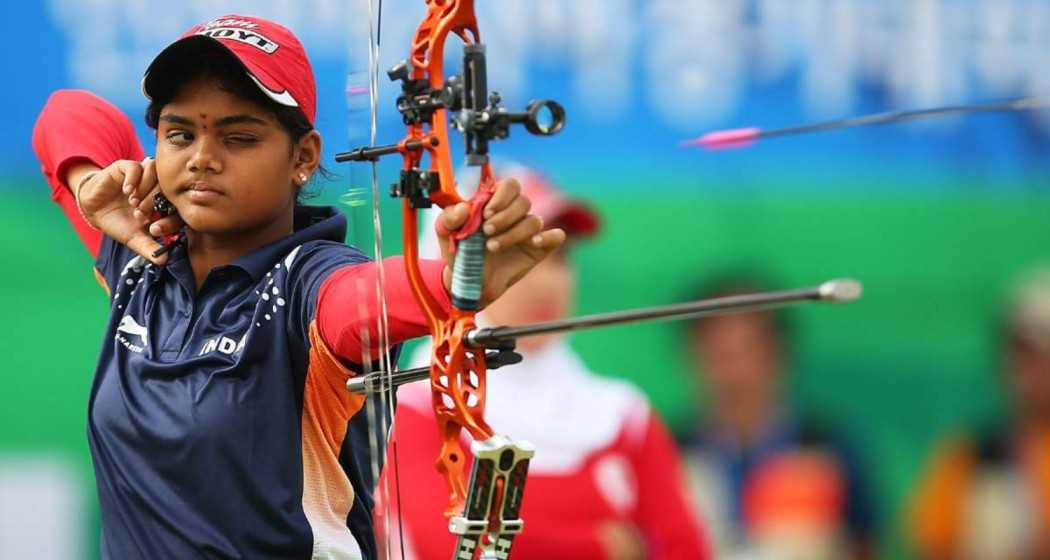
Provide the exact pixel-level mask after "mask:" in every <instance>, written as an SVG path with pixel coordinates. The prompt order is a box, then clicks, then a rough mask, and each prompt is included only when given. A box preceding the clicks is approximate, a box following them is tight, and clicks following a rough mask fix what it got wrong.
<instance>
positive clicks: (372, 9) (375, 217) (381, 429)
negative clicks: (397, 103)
mask: <svg viewBox="0 0 1050 560" xmlns="http://www.w3.org/2000/svg"><path fill="white" fill-rule="evenodd" d="M382 18H383V0H368V98H369V113H370V115H369V116H370V119H369V145H370V146H375V145H376V138H377V133H378V114H379V109H378V102H379V48H380V37H381V35H380V33H381V31H380V30H381V29H382ZM371 186H372V224H373V227H374V237H373V239H374V247H373V251H374V255H375V261H376V263H377V265H378V266H377V269H376V271H377V274H376V286H375V287H376V290H375V294H376V297H377V298H378V310H379V313H378V317H377V318H376V322H377V325H376V327H377V329H376V330H377V338H378V340H377V341H376V342H377V347H378V349H379V352H378V354H379V355H378V356H377V358H378V360H377V361H378V366H379V368H380V371H381V372H383V373H382V374H381V375H382V376H383V377H384V378H385V379H383V380H382V383H381V385H385V386H388V387H392V383H387V382H388V381H389V380H390V379H392V376H393V374H394V367H395V364H393V363H392V360H391V359H390V332H389V319H388V314H387V299H386V274H385V270H384V267H383V266H382V263H383V227H382V217H381V212H380V200H381V198H382V197H381V195H380V190H379V169H378V162H377V161H372V162H371ZM377 396H378V398H379V401H380V402H379V405H378V407H379V411H378V412H377V411H376V406H377V405H376V404H375V403H374V397H377ZM366 403H367V404H368V405H369V406H368V408H369V413H368V415H369V424H370V425H371V426H372V430H371V434H370V437H369V446H370V451H371V469H372V480H373V481H374V483H375V484H376V485H377V488H376V492H377V493H378V494H379V496H380V498H381V499H382V504H383V507H384V508H385V509H386V512H385V513H384V515H382V519H383V539H384V540H385V542H384V545H385V546H383V547H382V549H383V551H384V556H385V557H386V558H389V557H390V538H391V530H390V523H391V519H390V514H389V513H390V508H391V505H392V504H390V496H391V492H390V484H391V482H390V478H391V476H390V475H389V473H390V468H391V467H393V471H392V472H393V479H394V480H393V485H394V492H395V497H396V501H397V504H396V506H395V511H397V516H398V522H397V528H398V535H399V543H400V550H401V558H404V557H405V550H404V547H405V543H404V536H403V533H402V523H401V505H400V493H401V492H400V480H399V477H398V474H397V468H396V467H397V443H396V442H395V441H394V440H393V438H392V437H391V435H392V433H393V423H394V398H393V390H392V389H391V390H389V391H380V392H379V393H378V394H373V395H372V396H371V398H368V399H367V401H366ZM388 445H389V446H391V447H390V455H391V461H392V462H393V463H394V464H393V465H386V466H387V469H388V476H385V477H381V470H382V469H381V463H383V462H385V458H386V448H387V446H388Z"/></svg>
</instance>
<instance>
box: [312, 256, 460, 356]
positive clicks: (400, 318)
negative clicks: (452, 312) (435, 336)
mask: <svg viewBox="0 0 1050 560" xmlns="http://www.w3.org/2000/svg"><path fill="white" fill-rule="evenodd" d="M381 266H382V272H383V276H384V278H385V282H386V286H385V292H386V302H387V303H386V305H387V306H386V314H387V321H388V325H389V340H388V341H387V342H388V343H389V345H390V346H393V345H395V344H398V343H400V342H403V341H405V340H409V339H412V338H417V337H420V336H425V335H427V334H430V327H429V325H428V323H427V318H426V317H425V316H424V315H423V311H422V309H421V308H420V306H419V304H418V303H417V302H416V300H415V297H414V296H413V294H412V288H411V286H410V284H409V281H408V275H407V273H406V272H405V262H404V258H403V257H390V258H387V259H385V260H383V261H382V264H381ZM420 268H421V272H422V274H423V280H424V282H425V284H426V287H427V289H428V290H429V291H430V293H431V294H433V295H434V297H435V299H437V301H438V304H439V305H440V306H441V307H442V308H444V310H445V311H446V312H447V310H448V309H449V307H450V306H451V304H450V302H449V299H448V293H447V292H446V291H445V287H444V282H443V278H442V276H443V273H444V268H445V264H444V263H443V262H441V261H420ZM379 272H380V265H379V264H377V263H374V262H370V263H365V264H355V265H350V266H347V267H345V268H342V269H340V270H337V271H335V272H333V273H332V274H331V275H330V276H329V277H328V278H327V279H326V280H325V281H324V284H322V285H321V289H320V291H319V292H318V296H317V314H316V316H317V323H318V327H319V328H320V332H321V337H322V339H323V340H324V342H325V344H326V345H328V347H329V348H330V349H331V350H332V352H334V353H335V354H336V355H337V356H339V357H340V358H342V359H344V360H349V361H350V362H353V363H361V360H362V356H363V355H368V356H376V355H377V352H378V349H379V345H380V337H379V328H378V327H379V315H380V312H381V310H380V307H379V299H380V298H379V297H378V294H377V293H376V290H377V288H376V286H377V285H378V282H379Z"/></svg>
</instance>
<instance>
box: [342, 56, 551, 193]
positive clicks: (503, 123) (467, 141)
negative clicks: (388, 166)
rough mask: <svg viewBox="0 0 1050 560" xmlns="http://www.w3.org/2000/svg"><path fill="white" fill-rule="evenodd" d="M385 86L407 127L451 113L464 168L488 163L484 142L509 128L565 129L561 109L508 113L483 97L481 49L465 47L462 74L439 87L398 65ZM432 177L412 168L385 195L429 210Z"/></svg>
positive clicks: (352, 154)
mask: <svg viewBox="0 0 1050 560" xmlns="http://www.w3.org/2000/svg"><path fill="white" fill-rule="evenodd" d="M387 76H389V77H390V80H391V81H400V82H401V95H400V96H398V98H397V110H398V112H400V113H401V119H402V120H403V121H404V123H405V124H406V125H408V126H418V125H421V124H423V123H430V122H432V121H431V119H432V118H433V116H434V111H436V110H438V109H446V110H448V111H449V112H452V113H455V114H456V115H455V117H454V118H453V119H452V125H453V126H454V127H455V128H456V129H457V130H459V131H460V132H462V133H463V139H464V149H465V152H466V161H467V165H471V166H478V165H484V164H486V163H488V161H489V156H488V154H489V142H491V141H492V140H502V139H504V138H507V137H508V136H510V127H511V125H513V124H522V125H524V126H525V130H527V131H528V132H529V133H530V134H535V135H536V136H552V135H554V134H557V133H559V132H561V130H562V128H564V127H565V109H564V108H563V107H562V106H561V104H559V103H558V102H556V101H552V100H550V99H541V100H536V101H532V102H530V103H529V104H528V105H527V106H526V107H525V111H523V112H520V113H514V112H511V111H509V110H507V108H505V107H502V106H500V103H501V102H502V98H501V97H500V94H499V93H498V92H489V90H488V75H487V71H486V63H485V46H484V45H481V44H474V45H467V46H465V47H464V49H463V74H462V75H461V76H460V75H457V76H451V77H449V78H448V80H446V81H445V84H444V86H443V87H441V88H433V87H431V86H430V82H429V81H428V80H426V79H415V78H413V77H412V67H411V65H410V64H409V62H408V61H407V60H404V61H401V62H400V63H398V64H397V65H396V66H394V67H393V68H391V69H390V70H389V71H388V72H387ZM438 142H439V141H438V139H437V138H436V137H430V138H429V139H428V140H409V141H407V142H402V143H400V144H389V145H385V146H367V147H362V148H357V149H355V150H351V151H349V152H344V153H341V154H338V155H336V156H335V159H336V161H338V162H346V161H376V160H378V159H379V157H381V156H384V155H388V154H394V153H404V152H406V151H419V150H422V149H424V148H426V147H427V145H429V146H430V147H436V146H437V145H438ZM438 180H439V179H438V176H437V174H436V173H433V172H428V171H424V170H422V169H413V170H410V171H403V172H402V174H401V180H400V182H399V183H398V184H395V185H394V186H393V188H392V189H391V193H390V194H391V196H394V197H406V198H408V199H409V200H410V201H411V202H412V207H413V208H427V207H429V206H430V200H429V192H430V191H431V190H432V189H434V188H436V187H437V183H436V182H437V181H438Z"/></svg>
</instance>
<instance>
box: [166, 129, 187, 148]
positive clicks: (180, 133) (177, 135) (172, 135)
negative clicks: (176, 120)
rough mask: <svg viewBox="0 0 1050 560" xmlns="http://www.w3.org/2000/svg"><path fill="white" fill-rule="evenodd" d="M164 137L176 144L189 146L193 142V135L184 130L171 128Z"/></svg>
mask: <svg viewBox="0 0 1050 560" xmlns="http://www.w3.org/2000/svg"><path fill="white" fill-rule="evenodd" d="M165 138H166V139H167V140H168V142H170V143H171V144H174V145H176V146H189V145H190V144H191V143H192V142H193V135H192V134H190V133H189V132H186V131H185V130H172V131H171V132H168V134H167V136H165Z"/></svg>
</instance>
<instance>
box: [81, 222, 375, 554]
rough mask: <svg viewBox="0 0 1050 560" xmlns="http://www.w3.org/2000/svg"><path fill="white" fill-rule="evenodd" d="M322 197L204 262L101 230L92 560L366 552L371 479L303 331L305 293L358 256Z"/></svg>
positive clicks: (309, 318) (343, 371) (360, 434)
mask: <svg viewBox="0 0 1050 560" xmlns="http://www.w3.org/2000/svg"><path fill="white" fill-rule="evenodd" d="M345 235H346V219H345V217H344V216H342V214H340V213H339V212H337V211H336V210H334V209H332V208H322V207H307V206H303V207H300V208H298V209H297V210H296V219H295V232H294V233H293V234H292V235H289V236H287V237H285V238H283V239H280V240H278V241H276V242H274V243H272V244H270V245H267V246H265V247H261V248H259V249H256V250H254V251H252V252H250V253H248V254H246V255H244V256H243V257H241V258H239V259H238V260H237V261H235V262H234V263H232V264H230V265H227V266H223V267H219V268H216V269H213V270H212V271H211V273H210V274H209V275H208V277H207V279H206V280H205V282H204V283H203V285H202V286H201V288H200V290H199V291H197V290H196V289H195V286H194V278H193V272H192V270H191V269H190V265H189V261H188V260H187V258H186V254H185V251H184V249H183V248H177V249H176V250H174V251H173V253H172V254H171V257H170V260H169V264H167V265H166V266H163V267H157V266H153V265H151V264H149V263H148V261H145V260H144V259H142V258H139V257H137V256H136V255H135V254H134V253H133V252H132V251H130V250H129V249H127V248H126V247H124V246H122V245H120V244H118V243H115V242H114V241H112V240H110V239H108V238H107V239H105V240H104V241H103V243H102V248H101V250H100V252H99V257H98V261H97V268H98V272H99V273H100V276H101V278H102V279H104V281H105V284H106V286H107V287H108V289H109V292H110V297H111V308H110V313H111V315H110V319H109V323H108V325H107V327H106V334H105V340H104V342H103V345H102V352H101V356H100V358H99V363H98V368H97V370H96V373H95V379H94V384H93V386H92V391H91V400H90V404H89V422H88V437H89V441H90V447H91V454H92V459H93V461H94V464H95V476H96V480H97V484H98V495H99V502H100V506H101V512H102V537H101V549H102V556H103V557H104V558H109V559H120V560H129V559H135V558H149V559H159V558H173V559H176V558H177V559H180V560H181V559H191V558H340V559H341V558H370V557H373V556H374V548H375V544H374V537H373V532H372V521H371V509H372V504H371V481H370V480H368V477H367V476H366V473H367V472H368V465H369V457H368V446H367V444H365V443H364V442H365V441H366V439H365V438H366V436H367V425H366V423H365V416H366V415H365V414H356V412H357V411H358V410H359V409H360V407H361V404H362V402H361V401H360V400H359V399H358V398H357V397H353V396H352V395H350V394H349V393H348V392H347V391H346V390H345V387H344V386H343V384H344V383H345V380H346V378H347V377H348V376H349V375H351V374H352V372H351V370H349V369H347V368H346V367H345V366H344V365H343V364H341V363H339V361H338V360H336V359H335V357H334V356H332V355H331V354H330V353H329V352H328V351H327V349H326V348H325V346H324V344H323V343H321V342H320V337H319V335H318V334H317V331H316V327H314V323H313V318H314V310H315V307H316V302H317V296H318V289H319V287H320V286H321V284H322V282H323V281H324V280H325V278H326V277H327V276H328V275H329V274H331V273H332V272H333V271H335V270H336V269H338V268H341V267H345V266H348V265H354V264H359V263H362V262H365V261H366V260H367V258H366V257H365V256H364V255H363V254H362V253H361V252H359V251H358V250H356V249H354V248H352V247H349V246H347V245H345V244H344V243H343V240H344V238H345Z"/></svg>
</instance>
